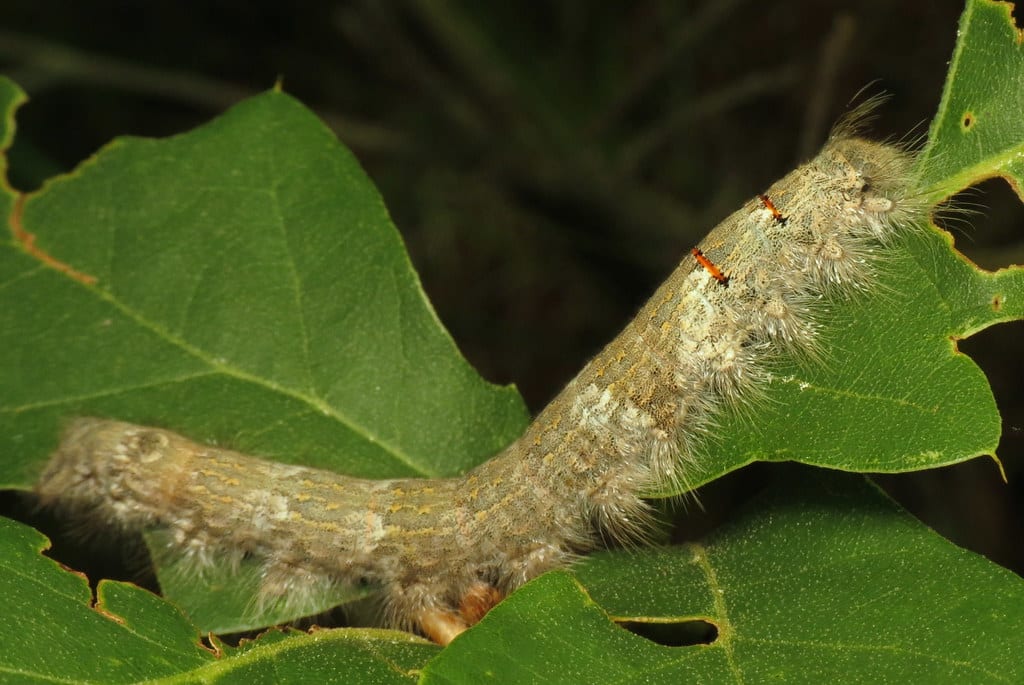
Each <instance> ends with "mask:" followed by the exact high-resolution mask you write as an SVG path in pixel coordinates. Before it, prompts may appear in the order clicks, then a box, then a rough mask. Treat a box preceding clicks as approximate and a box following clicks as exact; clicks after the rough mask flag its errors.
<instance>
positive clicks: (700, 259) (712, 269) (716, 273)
mask: <svg viewBox="0 0 1024 685" xmlns="http://www.w3.org/2000/svg"><path fill="white" fill-rule="evenodd" d="M690 254H692V255H693V256H694V258H696V260H697V263H698V264H700V265H701V266H703V267H704V269H705V270H707V272H708V273H709V274H711V276H712V278H714V279H715V280H716V281H718V282H719V283H721V284H722V285H725V286H727V285H729V277H728V276H726V275H725V274H724V273H722V270H721V269H719V268H718V267H717V266H716V265H715V263H714V262H713V261H711V260H710V259H708V258H707V257H705V256H704V253H703V252H701V251H700V248H699V247H695V248H693V249H692V250H690Z"/></svg>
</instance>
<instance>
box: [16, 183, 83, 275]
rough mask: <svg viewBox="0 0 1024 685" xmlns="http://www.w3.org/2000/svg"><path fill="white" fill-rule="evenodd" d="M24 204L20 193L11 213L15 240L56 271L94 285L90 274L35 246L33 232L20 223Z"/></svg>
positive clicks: (23, 197) (31, 254)
mask: <svg viewBox="0 0 1024 685" xmlns="http://www.w3.org/2000/svg"><path fill="white" fill-rule="evenodd" d="M24 205H25V196H24V195H22V196H20V197H19V198H18V200H17V202H16V204H15V206H14V212H13V213H12V214H11V231H12V233H13V234H14V239H15V240H16V241H17V242H19V243H21V245H22V246H23V247H24V248H25V252H27V253H28V254H29V255H30V256H32V257H35V258H36V259H38V260H39V261H40V262H42V263H43V264H45V265H46V266H49V267H51V268H53V269H56V270H57V271H60V272H61V273H62V274H64V275H66V276H69V277H71V278H73V279H75V280H76V281H78V282H79V283H84V284H85V285H96V277H95V276H90V275H89V274H87V273H83V272H81V271H79V270H77V269H75V268H74V267H72V266H71V265H70V264H65V263H64V262H62V261H60V260H59V259H57V258H56V257H54V256H52V255H50V254H48V253H47V252H45V251H44V250H42V249H40V248H39V247H37V246H36V236H35V234H34V233H29V232H28V231H26V230H25V227H24V226H22V225H21V215H22V210H23V209H24Z"/></svg>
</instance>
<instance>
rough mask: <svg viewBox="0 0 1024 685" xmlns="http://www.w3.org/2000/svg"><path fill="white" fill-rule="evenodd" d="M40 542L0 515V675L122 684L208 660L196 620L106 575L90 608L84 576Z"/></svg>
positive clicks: (28, 530)
mask: <svg viewBox="0 0 1024 685" xmlns="http://www.w3.org/2000/svg"><path fill="white" fill-rule="evenodd" d="M46 546H47V542H46V539H45V538H44V537H43V536H42V535H40V534H39V533H37V532H36V531H34V530H32V529H31V528H28V527H27V526H24V525H22V524H20V523H15V522H14V521H10V520H8V519H3V518H0V560H2V561H0V564H2V572H0V601H2V602H3V605H4V615H5V617H6V618H5V620H4V621H2V622H0V624H2V625H0V644H2V645H4V646H5V647H4V648H3V649H0V679H4V680H10V681H12V682H13V681H18V682H43V681H45V682H52V681H54V680H61V681H71V682H88V681H91V682H105V683H127V682H137V681H138V680H144V679H147V678H158V677H161V676H165V675H171V674H175V673H180V672H181V671H184V670H188V669H194V668H197V667H199V666H201V665H203V664H207V663H210V662H211V661H213V659H214V657H213V654H212V653H210V652H209V651H208V650H206V649H204V648H203V647H202V646H201V645H200V643H199V631H198V630H196V628H195V626H193V625H192V624H191V623H190V622H189V621H188V620H187V619H186V618H185V617H184V616H183V615H182V614H181V613H180V612H179V611H178V610H176V609H175V608H174V607H172V606H171V605H170V604H168V603H166V602H164V601H163V600H161V599H160V598H159V597H156V596H155V595H152V594H150V593H149V592H146V591H145V590H140V589H139V588H137V587H135V586H133V585H129V584H127V583H116V582H112V581H104V582H102V583H101V584H100V586H99V588H98V591H97V595H98V599H97V602H96V606H95V607H93V606H92V593H91V592H90V590H89V583H88V582H87V581H86V579H85V577H84V576H82V575H80V574H74V573H69V572H67V571H65V570H63V569H61V568H60V567H59V566H58V565H57V564H56V563H55V562H54V561H52V560H50V559H47V558H45V557H43V556H41V555H40V554H39V552H40V551H41V550H43V549H44V548H45V547H46ZM15 646H17V648H16V649H15V648H14V647H15Z"/></svg>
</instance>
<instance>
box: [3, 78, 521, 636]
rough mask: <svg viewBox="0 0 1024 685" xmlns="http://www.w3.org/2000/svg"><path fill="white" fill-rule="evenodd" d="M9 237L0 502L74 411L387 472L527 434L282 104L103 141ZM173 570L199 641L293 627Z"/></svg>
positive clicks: (443, 470)
mask: <svg viewBox="0 0 1024 685" xmlns="http://www.w3.org/2000/svg"><path fill="white" fill-rule="evenodd" d="M7 88H8V91H7V95H8V99H7V101H6V103H4V104H5V106H4V111H5V112H7V113H8V117H9V116H10V113H11V111H12V110H13V108H14V106H16V104H17V102H18V97H19V95H18V94H17V91H16V90H15V89H13V88H11V87H10V86H9V84H8V86H7ZM13 223H14V227H15V234H14V235H15V239H14V240H11V239H8V241H7V242H6V243H5V244H4V246H3V248H4V249H3V250H2V252H0V283H2V284H3V287H2V288H0V369H3V374H2V375H0V398H2V400H0V402H2V406H0V453H2V454H3V455H4V458H3V459H2V460H0V482H3V483H5V484H7V485H9V486H11V485H13V486H17V487H26V486H28V485H30V483H31V482H32V479H33V473H34V472H35V471H36V470H37V469H38V468H39V466H40V464H41V463H42V461H43V460H44V459H45V456H46V454H47V453H48V452H49V451H51V450H52V449H53V447H54V446H55V445H56V439H57V437H58V435H59V432H60V424H61V422H62V421H63V420H65V419H67V418H68V417H71V416H76V415H99V416H109V417H118V418H123V419H128V420H132V421H137V422H141V423H153V424H157V425H161V426H166V427H169V428H172V429H175V430H177V431H179V432H182V433H185V434H187V435H190V436H192V437H196V438H198V439H200V440H205V441H219V442H228V443H230V444H231V445H232V446H234V447H237V448H238V449H242V450H246V451H251V452H255V453H257V454H262V455H268V456H270V457H272V458H275V459H279V460H282V461H292V462H301V463H304V464H309V465H312V466H319V467H323V468H333V469H335V470H338V471H344V472H346V473H350V474H354V475H363V476H372V477H382V478H383V477H388V476H398V475H421V476H434V475H441V474H453V473H457V472H459V471H461V470H464V469H466V468H467V467H469V466H471V465H473V464H476V463H478V462H480V461H482V460H483V459H486V458H487V457H489V456H491V455H492V454H494V453H495V452H496V451H498V450H499V449H500V448H501V447H503V446H504V445H505V444H506V443H508V442H509V441H511V440H512V439H513V438H514V437H515V436H516V435H517V434H518V433H519V432H520V431H521V430H522V428H523V425H524V423H525V420H526V413H525V409H524V406H523V404H522V401H521V399H520V398H519V396H518V394H517V393H516V392H515V391H514V390H513V389H511V388H504V389H501V388H495V387H493V386H490V385H488V384H487V383H485V382H484V381H483V380H482V379H481V378H480V377H479V376H478V375H477V374H476V373H475V372H474V371H473V370H472V369H471V368H470V367H469V366H468V364H467V363H466V362H465V360H464V359H463V358H462V357H461V356H460V355H459V353H458V351H457V350H456V348H455V346H454V344H453V343H452V340H451V339H450V337H449V336H448V334H447V333H446V332H445V331H444V329H443V328H442V327H441V325H440V323H439V322H438V321H437V318H436V316H435V315H434V312H433V310H432V309H431V308H430V305H429V303H428V302H427V300H426V298H425V297H424V295H423V292H422V290H421V289H420V287H419V283H418V281H417V278H416V275H415V273H414V272H413V270H412V267H411V265H410V264H409V260H408V257H407V256H406V254H405V252H404V250H403V248H402V245H401V242H400V240H399V238H398V235H397V233H396V232H395V230H394V227H393V226H392V225H391V223H390V220H389V218H388V216H387V213H386V211H385V209H384V207H383V205H382V204H381V201H380V197H379V196H378V194H377V193H376V191H375V190H374V188H373V186H372V185H371V184H370V182H369V180H368V179H367V178H366V177H365V175H364V174H363V173H362V171H361V170H360V169H359V167H358V165H357V163H356V161H355V160H354V159H353V157H352V156H351V154H349V153H348V152H347V151H346V150H345V149H344V148H343V147H342V146H341V145H340V144H339V143H338V141H337V140H336V139H335V138H334V136H333V135H332V134H331V133H330V132H329V131H328V130H327V129H326V128H325V127H324V126H323V125H322V124H321V123H320V122H319V121H318V120H317V119H316V118H315V117H314V116H313V115H312V114H310V113H309V112H308V111H307V110H305V109H304V108H303V107H302V106H301V105H299V104H298V103H296V102H295V101H294V100H292V99H291V98H290V97H288V96H286V95H284V94H282V93H278V92H270V93H267V94H265V95H263V96H260V97H258V98H254V99H253V100H250V101H248V102H246V103H243V104H242V105H239V106H238V107H236V108H235V109H233V110H232V111H230V112H229V113H227V114H225V115H224V116H223V117H221V118H219V119H218V120H216V121H215V122H213V123H211V124H210V125H208V126H205V127H202V128H200V129H198V130H196V131H193V132H192V133H189V134H185V135H182V136H178V137H176V138H172V139H168V140H162V141H153V140H140V139H122V140H118V141H115V142H114V143H112V144H111V145H109V146H107V147H106V148H105V149H104V150H103V151H101V152H100V153H99V154H98V155H96V157H95V158H93V159H92V160H90V161H89V162H87V163H86V164H84V165H83V166H82V167H81V168H80V169H78V170H77V171H76V172H75V173H73V174H71V175H69V176H67V177H63V178H60V179H57V180H56V181H53V182H51V183H50V184H48V185H47V186H46V187H45V188H44V189H43V190H42V191H40V192H39V193H37V194H35V195H33V196H32V197H29V198H28V199H27V200H26V201H25V203H24V206H23V208H22V209H21V210H19V211H18V212H17V214H16V215H15V216H14V219H13ZM170 566H171V567H169V568H165V567H164V566H163V565H161V566H160V567H159V568H158V573H159V576H160V580H161V582H162V584H163V587H164V591H165V592H166V593H167V594H168V595H169V596H172V597H175V598H176V599H178V601H180V602H181V603H182V605H183V606H185V607H187V608H188V609H189V610H190V612H191V613H193V615H194V616H195V617H196V618H197V620H199V622H200V625H201V626H202V627H203V628H204V629H208V630H216V631H237V630H242V629H246V628H249V627H253V626H259V625H267V624H270V623H274V622H277V621H281V620H287V619H292V618H295V616H294V615H288V614H286V613H281V612H279V611H276V610H275V608H274V607H268V610H267V611H266V612H263V613H255V612H253V611H251V607H250V603H251V602H250V600H251V597H252V595H253V591H254V589H255V588H256V583H257V582H258V579H257V577H256V574H255V573H254V572H253V571H254V564H253V563H252V562H247V565H246V570H248V571H250V572H249V573H245V574H243V575H242V576H241V577H240V578H235V579H233V582H227V583H225V582H223V581H224V577H225V575H227V574H226V573H224V572H223V569H214V570H213V571H211V573H210V574H209V576H207V577H206V578H205V579H204V580H205V582H204V581H197V579H196V578H195V577H194V574H192V575H189V576H183V575H182V574H180V573H177V572H176V569H175V568H173V564H171V565H170ZM349 597H350V595H349V593H348V592H347V591H345V590H344V589H339V592H338V593H336V594H334V595H331V596H330V597H324V598H323V601H322V603H321V606H319V607H316V608H315V609H321V610H322V609H325V608H329V607H330V606H332V605H334V604H338V603H341V602H342V601H344V600H346V599H348V598H349Z"/></svg>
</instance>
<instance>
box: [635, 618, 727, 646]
mask: <svg viewBox="0 0 1024 685" xmlns="http://www.w3.org/2000/svg"><path fill="white" fill-rule="evenodd" d="M618 625H619V627H621V628H625V629H626V630H628V631H629V632H631V633H633V634H635V635H639V636H640V637H642V638H645V639H647V640H650V641H651V642H657V643H658V644H659V645H664V646H666V647H691V646H693V645H710V644H712V643H713V642H714V641H715V640H717V639H718V626H716V625H715V624H714V623H711V622H710V621H700V620H687V621H673V622H657V623H654V622H648V621H619V623H618Z"/></svg>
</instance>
